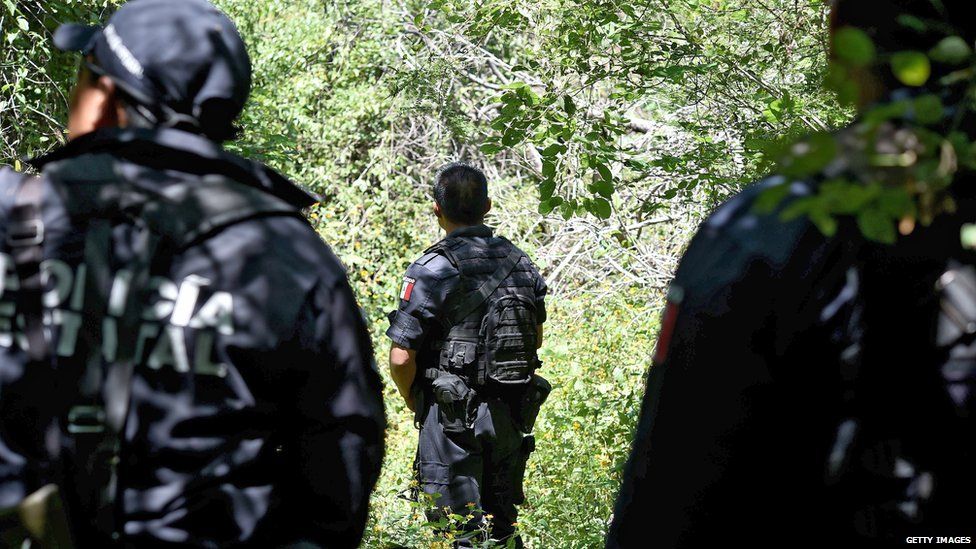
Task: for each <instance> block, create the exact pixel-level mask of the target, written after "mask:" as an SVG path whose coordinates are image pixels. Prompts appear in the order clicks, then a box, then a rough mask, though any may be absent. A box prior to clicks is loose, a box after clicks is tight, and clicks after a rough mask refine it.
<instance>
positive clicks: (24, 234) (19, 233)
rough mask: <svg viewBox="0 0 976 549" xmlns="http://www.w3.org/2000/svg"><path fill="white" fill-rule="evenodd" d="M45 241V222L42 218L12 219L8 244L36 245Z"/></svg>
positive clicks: (20, 245)
mask: <svg viewBox="0 0 976 549" xmlns="http://www.w3.org/2000/svg"><path fill="white" fill-rule="evenodd" d="M41 242H44V222H43V221H41V220H40V219H28V220H26V221H11V223H10V229H9V231H8V232H7V244H9V245H10V246H12V247H24V246H36V245H38V244H40V243H41Z"/></svg>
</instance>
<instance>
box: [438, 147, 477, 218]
mask: <svg viewBox="0 0 976 549" xmlns="http://www.w3.org/2000/svg"><path fill="white" fill-rule="evenodd" d="M434 200H435V201H436V202H437V204H439V205H440V207H441V211H443V212H444V215H445V216H446V217H447V218H448V219H450V220H451V221H453V222H455V223H462V224H465V225H477V224H478V223H481V222H482V221H484V219H485V214H486V213H488V178H486V177H485V174H484V172H482V171H481V170H479V169H478V168H475V167H474V166H469V165H468V164H463V163H461V162H452V163H451V164H448V165H446V166H444V167H442V168H441V169H440V170H439V171H438V172H437V177H435V178H434Z"/></svg>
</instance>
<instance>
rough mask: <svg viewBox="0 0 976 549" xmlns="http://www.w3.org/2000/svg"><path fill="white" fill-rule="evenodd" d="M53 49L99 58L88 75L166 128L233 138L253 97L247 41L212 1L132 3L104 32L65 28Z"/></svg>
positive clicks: (57, 34) (136, 0)
mask: <svg viewBox="0 0 976 549" xmlns="http://www.w3.org/2000/svg"><path fill="white" fill-rule="evenodd" d="M54 45H55V46H56V47H57V48H58V49H60V50H62V51H72V52H80V53H81V54H83V55H85V56H88V55H91V56H93V57H94V63H89V68H90V69H91V70H92V71H93V72H95V73H96V74H101V75H104V76H107V77H109V78H111V79H112V80H113V81H114V82H115V84H116V85H117V86H118V88H119V89H120V90H121V91H122V93H123V94H125V95H127V96H128V97H129V99H131V102H132V103H134V104H133V106H134V107H138V108H139V109H140V112H143V113H144V114H149V115H150V117H151V118H153V120H151V121H152V122H155V123H157V124H159V125H163V126H178V125H180V124H183V125H191V126H196V127H197V128H198V129H199V130H200V131H201V132H203V133H204V134H209V133H210V131H208V130H211V131H213V130H216V131H217V132H221V131H227V129H229V128H231V127H232V124H233V121H234V119H236V118H237V116H238V115H240V113H241V111H242V110H243V109H244V103H245V102H246V101H247V97H248V95H249V94H250V91H251V60H250V58H249V57H248V54H247V48H246V46H245V45H244V40H243V39H242V38H241V35H240V33H239V32H238V31H237V27H236V26H234V23H233V22H232V21H231V20H230V19H229V18H228V17H227V16H226V15H224V14H223V13H222V12H221V11H220V10H218V9H217V8H216V7H215V6H214V5H213V4H211V3H210V2H208V1H207V0H131V1H130V2H127V3H125V4H124V5H123V6H122V7H121V8H119V9H118V11H116V12H115V14H114V15H112V17H111V18H109V20H108V24H106V25H105V26H104V27H98V26H89V25H81V24H74V23H72V24H65V25H61V26H60V27H59V28H58V29H57V31H55V33H54ZM146 110H148V111H149V113H146V112H145V111H146ZM222 126H223V127H224V128H222ZM225 128H226V129H225Z"/></svg>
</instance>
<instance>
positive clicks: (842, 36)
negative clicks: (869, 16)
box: [833, 27, 876, 67]
mask: <svg viewBox="0 0 976 549" xmlns="http://www.w3.org/2000/svg"><path fill="white" fill-rule="evenodd" d="M833 53H834V56H835V57H836V58H837V59H839V60H841V61H843V62H844V63H846V64H848V65H851V66H854V67H864V66H867V65H869V64H871V63H872V62H873V61H874V58H875V55H876V52H875V48H874V43H873V42H872V41H871V38H869V37H868V35H867V34H866V33H865V32H864V31H862V30H861V29H857V28H854V27H844V28H842V29H838V30H837V32H836V33H835V34H834V44H833Z"/></svg>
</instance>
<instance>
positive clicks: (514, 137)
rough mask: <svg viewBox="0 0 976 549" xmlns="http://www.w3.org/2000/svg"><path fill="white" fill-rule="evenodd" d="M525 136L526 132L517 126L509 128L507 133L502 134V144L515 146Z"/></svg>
mask: <svg viewBox="0 0 976 549" xmlns="http://www.w3.org/2000/svg"><path fill="white" fill-rule="evenodd" d="M524 137H525V132H523V131H522V130H519V129H516V128H508V129H507V130H505V133H504V134H502V145H505V146H506V147H514V146H515V145H518V144H519V143H520V142H521V141H522V139H523V138H524Z"/></svg>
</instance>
